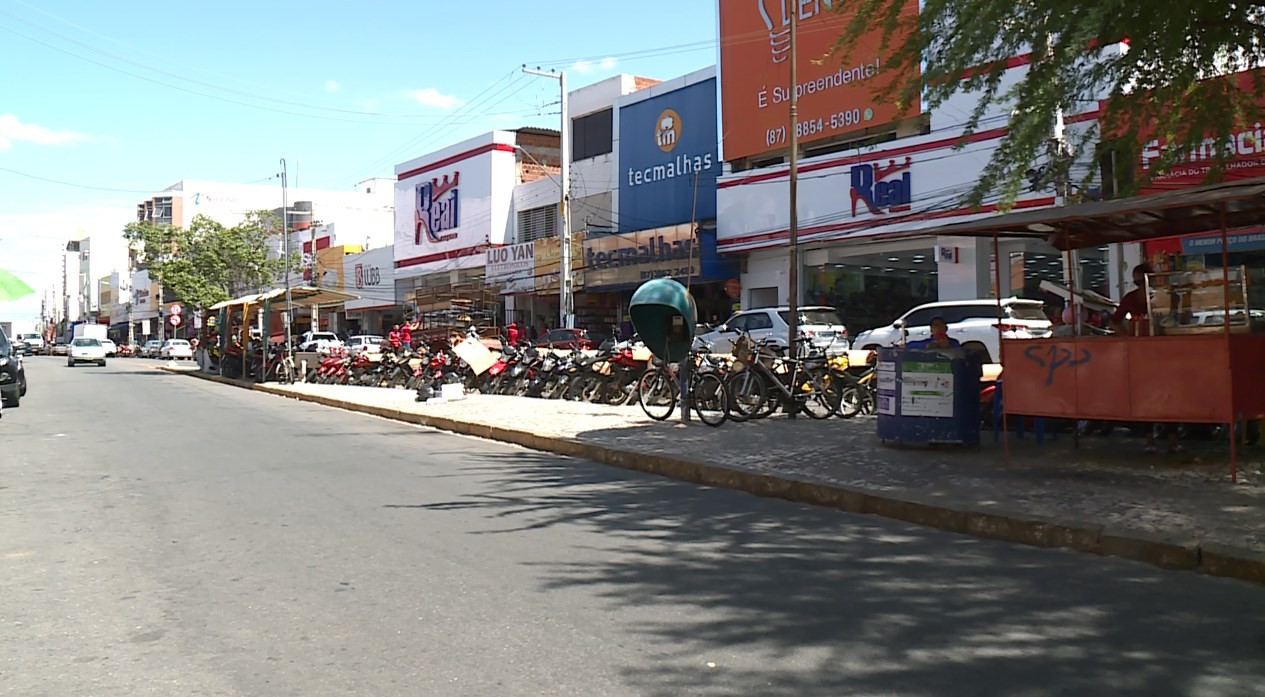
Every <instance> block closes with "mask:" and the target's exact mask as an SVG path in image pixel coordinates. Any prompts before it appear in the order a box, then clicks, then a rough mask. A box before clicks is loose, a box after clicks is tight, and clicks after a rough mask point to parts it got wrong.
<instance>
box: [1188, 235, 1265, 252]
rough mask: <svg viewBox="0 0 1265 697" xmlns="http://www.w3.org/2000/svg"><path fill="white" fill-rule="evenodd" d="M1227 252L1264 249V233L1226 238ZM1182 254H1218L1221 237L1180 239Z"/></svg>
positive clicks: (1204, 236) (1206, 236)
mask: <svg viewBox="0 0 1265 697" xmlns="http://www.w3.org/2000/svg"><path fill="white" fill-rule="evenodd" d="M1226 242H1228V243H1229V247H1230V249H1229V251H1230V252H1231V253H1234V252H1254V251H1257V250H1260V249H1265V231H1257V232H1240V233H1235V234H1233V235H1228V236H1227V237H1226ZM1182 252H1183V253H1185V254H1220V253H1221V235H1219V234H1218V235H1203V236H1200V237H1184V238H1182Z"/></svg>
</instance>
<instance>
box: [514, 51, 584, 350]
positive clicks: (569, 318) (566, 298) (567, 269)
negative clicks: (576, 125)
mask: <svg viewBox="0 0 1265 697" xmlns="http://www.w3.org/2000/svg"><path fill="white" fill-rule="evenodd" d="M523 72H525V73H527V74H529V75H539V76H541V77H551V78H554V79H555V80H557V81H558V89H559V91H560V92H561V98H560V100H559V104H560V105H561V111H562V140H561V143H560V150H561V153H560V154H561V160H562V163H561V172H559V174H560V175H561V178H562V202H561V205H560V206H559V208H560V211H561V214H562V251H561V256H560V258H559V260H558V262H559V263H558V265H559V267H561V268H559V269H558V322H559V324H560V325H561V326H562V327H563V328H565V329H572V328H574V327H575V291H574V286H573V285H572V279H571V114H570V108H569V104H568V101H567V73H566V71H562V72H554V71H552V70H550V71H548V72H545V71H543V70H541V69H539V68H537V69H535V70H532V69H530V68H528V67H527V66H525V65H524V66H523Z"/></svg>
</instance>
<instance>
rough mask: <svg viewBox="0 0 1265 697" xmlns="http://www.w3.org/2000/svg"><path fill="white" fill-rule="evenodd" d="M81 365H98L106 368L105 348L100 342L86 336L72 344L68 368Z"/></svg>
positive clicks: (67, 363)
mask: <svg viewBox="0 0 1265 697" xmlns="http://www.w3.org/2000/svg"><path fill="white" fill-rule="evenodd" d="M80 363H96V364H97V365H99V366H101V367H102V368H104V367H105V346H103V345H102V344H101V342H100V341H97V340H96V339H92V338H89V337H86V336H81V337H79V338H78V339H75V340H74V341H72V342H70V353H68V354H67V355H66V367H68V368H73V367H75V366H76V365H79V364H80Z"/></svg>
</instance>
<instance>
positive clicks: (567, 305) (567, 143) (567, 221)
mask: <svg viewBox="0 0 1265 697" xmlns="http://www.w3.org/2000/svg"><path fill="white" fill-rule="evenodd" d="M558 87H559V89H560V91H561V93H562V94H561V97H560V101H561V104H562V142H561V146H562V166H561V167H562V171H561V172H560V175H561V177H562V256H561V259H560V260H559V261H560V265H561V266H562V268H561V269H559V270H560V271H561V272H562V275H561V276H560V277H559V278H560V280H561V283H560V284H559V285H558V292H559V293H560V297H559V300H560V301H561V302H560V303H559V305H560V306H561V307H560V308H559V309H560V310H561V313H560V314H561V315H562V317H561V318H560V319H561V320H562V326H563V328H565V329H573V328H574V327H575V288H574V286H572V278H571V123H570V121H571V117H570V114H569V113H568V112H569V108H568V107H569V105H568V104H567V73H566V71H562V72H560V73H558Z"/></svg>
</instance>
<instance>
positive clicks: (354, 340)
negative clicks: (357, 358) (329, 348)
mask: <svg viewBox="0 0 1265 697" xmlns="http://www.w3.org/2000/svg"><path fill="white" fill-rule="evenodd" d="M383 341H385V339H383V338H382V337H380V336H374V335H372V334H359V335H356V336H353V337H348V339H347V343H346V346H347V350H348V351H350V352H351V353H361V352H364V353H382V342H383Z"/></svg>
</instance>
